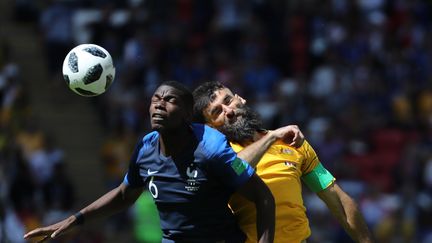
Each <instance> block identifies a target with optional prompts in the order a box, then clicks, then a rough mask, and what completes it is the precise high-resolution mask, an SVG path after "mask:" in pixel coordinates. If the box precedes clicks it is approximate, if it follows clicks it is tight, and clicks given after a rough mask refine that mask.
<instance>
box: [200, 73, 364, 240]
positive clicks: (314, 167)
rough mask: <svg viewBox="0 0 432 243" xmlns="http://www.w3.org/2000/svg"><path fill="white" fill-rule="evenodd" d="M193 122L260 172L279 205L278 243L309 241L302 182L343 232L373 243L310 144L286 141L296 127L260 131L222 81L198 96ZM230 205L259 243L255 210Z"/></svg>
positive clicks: (237, 201) (237, 200)
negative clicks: (221, 135) (210, 130)
mask: <svg viewBox="0 0 432 243" xmlns="http://www.w3.org/2000/svg"><path fill="white" fill-rule="evenodd" d="M193 94H194V99H195V107H194V113H195V119H196V121H198V122H204V123H207V124H208V125H210V126H212V127H214V128H217V129H218V130H219V131H221V132H222V133H224V134H225V135H226V137H227V138H228V140H229V141H230V142H231V145H232V147H233V149H234V150H235V151H236V152H238V156H239V157H242V158H243V159H245V160H246V161H249V162H250V164H251V165H252V166H253V167H255V168H256V172H257V174H258V175H259V176H260V177H261V178H262V179H263V181H264V182H265V183H266V184H267V186H268V187H269V188H270V190H271V191H272V193H273V196H274V198H275V204H276V227H275V238H274V239H275V242H276V243H279V242H281V243H286V242H304V241H306V239H307V238H308V237H309V236H310V234H311V230H310V228H309V223H308V219H307V217H306V208H305V207H304V205H303V199H302V182H304V183H305V184H306V185H307V187H308V188H309V189H311V190H312V191H314V192H315V193H317V195H318V196H319V197H320V198H321V199H322V200H323V201H324V203H325V204H326V205H327V207H328V208H329V210H330V211H331V213H332V214H333V215H334V216H335V217H336V218H337V220H338V221H339V223H340V224H341V225H342V226H343V228H344V229H345V231H346V232H347V233H348V234H349V235H350V236H351V238H352V239H353V240H354V241H356V242H372V238H371V234H370V232H369V230H368V228H367V225H366V223H365V222H364V219H363V216H362V215H361V213H360V211H359V209H358V207H357V205H356V203H355V202H354V200H353V199H352V198H351V197H350V196H349V195H347V194H346V193H345V192H344V191H343V190H342V189H341V188H340V187H339V186H338V185H337V183H336V182H335V178H334V177H333V176H332V174H331V173H330V172H329V171H327V170H326V169H325V168H324V167H323V165H322V164H321V163H320V161H319V159H318V156H317V154H316V153H315V151H314V150H313V148H312V147H311V146H310V144H309V143H308V142H307V141H304V142H303V144H302V145H301V146H300V147H298V148H296V147H293V146H291V144H289V143H291V142H290V141H292V140H289V139H288V138H289V137H290V136H292V127H290V126H286V127H282V128H279V129H276V130H273V131H268V130H265V129H262V124H261V120H260V119H259V117H258V115H257V114H256V113H255V112H254V111H252V110H251V109H250V108H249V107H247V106H246V105H245V103H246V101H245V100H244V99H243V98H241V97H240V96H238V95H236V94H233V93H232V92H231V90H229V89H228V88H227V87H225V86H223V85H222V84H221V83H218V82H207V83H204V84H202V85H200V86H199V87H197V88H196V89H195V90H194V92H193ZM230 206H231V208H232V209H233V211H234V212H235V214H236V215H237V217H238V221H239V224H240V226H241V228H242V229H243V231H244V232H245V233H246V234H247V236H248V241H247V242H256V241H257V236H256V235H257V233H256V226H255V223H256V222H255V218H256V216H255V208H254V206H253V204H251V203H249V202H248V201H247V200H246V199H244V198H242V197H240V196H239V195H235V196H233V197H232V199H231V201H230Z"/></svg>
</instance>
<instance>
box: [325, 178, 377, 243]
mask: <svg viewBox="0 0 432 243" xmlns="http://www.w3.org/2000/svg"><path fill="white" fill-rule="evenodd" d="M317 195H318V196H319V197H320V198H321V200H323V201H324V202H325V204H326V205H327V207H328V208H329V209H330V211H331V213H332V214H333V216H335V217H336V218H337V220H338V221H339V223H340V224H341V225H342V227H343V228H344V229H345V231H346V232H347V233H348V234H349V235H350V236H351V238H352V239H353V240H354V241H356V242H362V243H363V242H373V241H372V237H371V234H370V232H369V229H368V227H367V225H366V223H365V221H364V219H363V216H362V215H361V213H360V211H359V209H358V206H357V204H356V203H355V202H354V200H353V199H352V198H351V197H350V196H348V194H346V193H345V192H344V191H343V190H342V189H341V188H340V187H339V186H338V185H337V184H336V183H334V184H333V185H331V186H329V187H328V188H327V189H325V190H323V191H320V192H318V193H317Z"/></svg>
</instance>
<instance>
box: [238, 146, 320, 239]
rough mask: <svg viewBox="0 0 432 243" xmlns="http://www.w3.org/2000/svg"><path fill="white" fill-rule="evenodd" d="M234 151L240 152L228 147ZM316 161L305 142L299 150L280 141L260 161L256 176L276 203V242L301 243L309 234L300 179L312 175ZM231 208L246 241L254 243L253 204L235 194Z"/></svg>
mask: <svg viewBox="0 0 432 243" xmlns="http://www.w3.org/2000/svg"><path fill="white" fill-rule="evenodd" d="M231 146H232V147H233V149H234V150H235V151H236V152H239V151H240V150H242V149H243V147H242V146H240V145H238V144H231ZM318 164H319V160H318V157H317V154H316V153H315V151H314V150H313V148H312V147H311V146H310V145H309V143H308V142H307V141H304V143H303V145H302V146H301V147H300V148H294V147H290V146H288V145H286V144H284V143H282V142H276V143H274V144H273V145H272V146H271V147H270V148H269V150H267V152H266V153H265V154H264V156H263V157H262V158H261V160H260V162H259V163H258V165H257V168H256V173H257V174H258V175H259V176H260V177H261V179H262V180H263V181H264V182H265V183H266V184H267V186H268V187H269V188H270V190H271V191H272V193H273V196H274V198H275V204H276V226H275V241H274V242H276V243H279V242H284V243H285V242H290V243H291V242H301V241H302V240H305V239H306V238H307V237H309V235H310V234H311V231H310V228H309V222H308V219H307V217H306V208H305V207H304V205H303V198H302V185H301V177H302V175H304V174H307V173H309V172H311V171H312V170H313V169H314V168H315V167H316V166H317V165H318ZM230 207H231V208H232V210H233V211H234V213H235V215H236V216H237V219H238V222H239V225H240V227H241V228H242V230H243V231H244V232H245V233H246V234H247V237H248V240H247V242H257V233H256V210H255V205H254V204H253V203H251V202H249V201H248V200H246V199H245V198H243V197H242V196H240V195H238V194H236V195H233V197H232V198H231V200H230Z"/></svg>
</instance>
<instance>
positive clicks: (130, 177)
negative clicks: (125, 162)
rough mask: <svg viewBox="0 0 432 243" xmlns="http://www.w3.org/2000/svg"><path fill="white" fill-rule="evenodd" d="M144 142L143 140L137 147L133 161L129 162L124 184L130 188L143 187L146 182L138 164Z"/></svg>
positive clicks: (133, 154)
mask: <svg viewBox="0 0 432 243" xmlns="http://www.w3.org/2000/svg"><path fill="white" fill-rule="evenodd" d="M143 146H144V142H143V139H141V140H140V141H139V142H138V143H137V145H136V146H135V149H134V152H133V153H132V156H131V159H130V161H129V169H128V172H127V173H126V175H125V177H124V179H123V182H124V183H125V184H126V185H128V186H130V187H142V186H144V182H143V180H142V178H141V176H140V173H139V166H138V164H137V160H138V155H139V153H140V150H141V149H142V148H143Z"/></svg>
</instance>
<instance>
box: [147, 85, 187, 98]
mask: <svg viewBox="0 0 432 243" xmlns="http://www.w3.org/2000/svg"><path fill="white" fill-rule="evenodd" d="M153 95H159V96H167V95H170V96H176V97H180V96H181V94H180V91H179V90H178V89H176V88H174V87H171V86H168V85H162V86H160V87H159V88H157V89H156V91H155V92H154V94H153Z"/></svg>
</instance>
